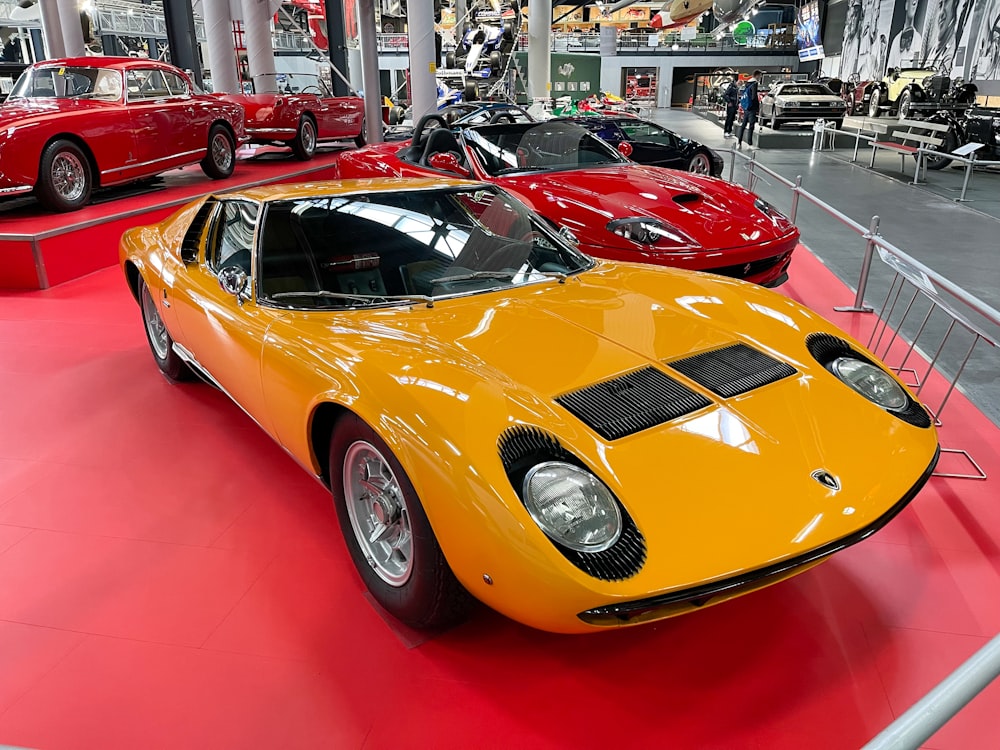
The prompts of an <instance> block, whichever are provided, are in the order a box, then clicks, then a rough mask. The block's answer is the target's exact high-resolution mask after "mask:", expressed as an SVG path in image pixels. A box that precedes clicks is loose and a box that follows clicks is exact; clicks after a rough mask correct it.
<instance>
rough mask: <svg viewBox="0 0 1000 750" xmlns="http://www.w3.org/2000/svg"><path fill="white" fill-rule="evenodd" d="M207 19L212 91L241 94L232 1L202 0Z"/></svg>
mask: <svg viewBox="0 0 1000 750" xmlns="http://www.w3.org/2000/svg"><path fill="white" fill-rule="evenodd" d="M201 12H202V16H203V18H204V20H205V47H206V51H207V53H208V66H209V69H210V70H211V71H212V91H214V92H219V93H223V92H224V93H227V94H240V93H243V92H242V91H241V90H240V76H239V73H238V72H237V69H236V50H235V48H234V46H233V17H232V14H231V13H230V12H229V0H202V4H201Z"/></svg>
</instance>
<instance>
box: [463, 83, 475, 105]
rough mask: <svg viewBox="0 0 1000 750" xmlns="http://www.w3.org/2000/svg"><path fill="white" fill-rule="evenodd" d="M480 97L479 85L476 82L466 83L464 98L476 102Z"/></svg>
mask: <svg viewBox="0 0 1000 750" xmlns="http://www.w3.org/2000/svg"><path fill="white" fill-rule="evenodd" d="M478 98H479V87H478V86H477V85H476V84H474V83H467V84H465V93H464V94H463V95H462V99H464V100H465V101H467V102H474V101H476V100H477V99H478Z"/></svg>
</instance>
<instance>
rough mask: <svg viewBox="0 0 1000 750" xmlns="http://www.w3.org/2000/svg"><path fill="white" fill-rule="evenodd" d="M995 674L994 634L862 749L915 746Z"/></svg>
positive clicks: (998, 671) (997, 645)
mask: <svg viewBox="0 0 1000 750" xmlns="http://www.w3.org/2000/svg"><path fill="white" fill-rule="evenodd" d="M997 677H1000V635H996V636H994V637H993V640H991V641H990V642H989V643H987V644H986V645H985V646H983V647H982V648H981V649H979V650H978V651H977V652H976V653H974V654H973V655H972V656H970V657H969V658H968V659H967V660H966V661H965V662H963V663H962V664H961V666H959V667H958V669H956V670H955V671H954V672H952V673H951V674H950V675H948V676H947V677H946V678H944V679H943V680H942V681H941V682H939V683H938V684H937V685H936V686H935V687H934V689H932V690H931V691H930V692H929V693H927V695H925V696H924V697H923V698H921V699H920V700H919V701H917V702H916V703H914V704H913V705H912V706H911V707H910V708H909V709H907V711H906V712H905V713H903V714H902V715H901V716H899V718H897V719H896V720H895V721H894V722H892V724H890V725H889V726H887V727H886V728H885V729H883V730H882V731H881V732H879V733H878V734H877V735H876V736H875V737H874V738H873V739H872V740H871V741H870V742H869V743H868V744H866V745H865V746H864V747H863V748H862V750H916V748H918V747H920V746H921V745H923V744H924V742H926V741H927V740H928V739H929V738H930V737H931V736H933V734H934V733H935V732H937V730H939V729H940V728H941V727H943V726H944V725H945V723H946V722H947V721H948V720H949V719H950V718H951V717H952V716H954V715H955V714H957V713H958V712H959V711H961V710H962V709H963V708H964V707H965V706H966V705H967V704H968V703H969V701H971V700H972V699H973V698H975V697H976V696H977V695H978V694H979V693H980V692H982V691H983V689H984V688H985V687H986V686H987V685H989V684H990V683H991V682H992V681H993V680H995V679H996V678H997Z"/></svg>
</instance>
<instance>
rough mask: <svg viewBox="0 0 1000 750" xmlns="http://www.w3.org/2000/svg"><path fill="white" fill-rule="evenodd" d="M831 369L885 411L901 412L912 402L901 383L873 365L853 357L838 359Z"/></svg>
mask: <svg viewBox="0 0 1000 750" xmlns="http://www.w3.org/2000/svg"><path fill="white" fill-rule="evenodd" d="M829 367H830V371H831V372H832V373H833V374H834V375H836V376H837V377H838V378H840V379H841V380H842V381H843V382H844V383H846V384H847V385H848V386H850V387H851V388H853V389H854V390H855V391H857V392H858V393H860V394H861V395H862V396H864V397H865V398H866V399H868V400H869V401H871V402H873V403H876V404H878V405H879V406H881V407H882V408H883V409H890V410H892V411H899V410H900V409H904V408H906V405H907V404H908V403H909V402H910V400H909V398H907V396H906V392H905V391H904V390H903V389H902V388H901V387H900V385H899V383H897V382H896V381H895V380H893V379H892V378H891V377H890V376H889V374H888V373H886V372H885V371H883V370H882V369H881V368H879V367H876V366H875V365H873V364H870V363H868V362H864V361H862V360H860V359H854V358H853V357H838V358H837V359H835V360H833V361H832V362H831V363H830V365H829Z"/></svg>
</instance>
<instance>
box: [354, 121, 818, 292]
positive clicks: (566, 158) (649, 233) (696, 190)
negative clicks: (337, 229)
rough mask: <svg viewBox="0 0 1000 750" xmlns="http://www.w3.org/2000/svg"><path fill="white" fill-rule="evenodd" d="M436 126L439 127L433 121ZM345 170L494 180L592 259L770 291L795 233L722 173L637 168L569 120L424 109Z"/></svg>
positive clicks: (782, 275) (781, 275)
mask: <svg viewBox="0 0 1000 750" xmlns="http://www.w3.org/2000/svg"><path fill="white" fill-rule="evenodd" d="M431 124H434V125H437V127H429V126H430V125H431ZM338 169H339V174H340V176H341V177H417V176H423V177H428V176H441V175H444V174H451V175H460V176H462V177H467V178H471V179H476V180H483V181H489V182H495V183H497V184H498V185H502V186H503V187H504V188H505V189H506V190H507V191H509V192H511V193H514V194H515V195H516V196H517V197H518V198H520V199H521V200H522V201H523V202H524V203H527V204H528V205H529V206H530V207H531V208H533V209H534V210H535V211H536V212H537V213H539V214H541V215H542V216H544V217H545V218H547V219H548V220H549V221H551V222H552V223H553V224H555V225H557V226H559V227H561V228H562V230H563V232H564V234H569V235H571V236H572V237H573V239H574V240H575V241H576V242H577V244H578V246H579V248H580V249H581V250H583V251H584V252H586V253H588V254H589V255H594V256H597V257H599V258H608V259H610V260H620V261H635V262H639V263H652V264H655V265H663V266H675V267H679V268H686V269H690V270H694V271H709V272H712V273H717V274H721V275H723V276H733V277H736V278H741V279H746V280H749V281H753V282H756V283H758V284H761V285H763V286H777V285H778V284H781V283H782V282H784V281H785V280H786V279H787V278H788V273H787V269H788V264H789V262H790V261H791V256H792V251H793V250H794V249H795V246H796V244H797V243H798V239H799V232H798V230H797V229H796V228H795V226H794V225H792V223H791V222H789V221H788V219H786V218H785V217H784V216H783V215H782V214H781V213H779V212H778V211H777V210H775V209H774V208H773V207H772V206H770V205H769V204H768V203H766V202H765V201H763V200H762V199H760V198H758V197H757V196H755V195H754V194H753V193H751V192H749V191H747V190H744V189H743V188H741V187H739V186H737V185H732V184H730V183H728V182H724V181H722V180H717V179H714V178H712V177H706V176H702V175H694V174H689V173H686V172H679V171H676V170H672V169H663V168H660V167H650V166H644V165H641V164H636V163H635V162H632V161H630V160H628V159H626V158H625V157H624V156H622V155H621V154H620V153H619V152H618V151H617V150H615V149H614V148H612V147H611V146H609V145H608V144H606V143H605V142H604V141H602V140H600V139H599V138H597V137H596V136H594V135H592V134H591V133H590V132H589V131H588V130H586V129H585V128H582V127H580V126H579V125H575V124H573V123H570V122H565V121H558V120H554V121H547V122H529V123H503V124H493V125H479V126H473V127H467V128H462V129H460V130H458V131H457V132H454V131H452V130H450V129H448V128H447V127H444V120H443V119H442V118H441V117H440V116H439V115H436V114H431V115H426V116H425V117H424V118H423V119H422V120H421V121H420V123H418V125H417V127H416V128H415V130H414V137H413V139H412V140H411V141H408V142H405V143H404V144H403V145H402V146H400V144H399V142H393V143H383V144H380V145H377V146H370V147H368V148H364V149H360V150H357V151H347V152H345V153H343V154H341V155H340V158H339V161H338Z"/></svg>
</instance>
